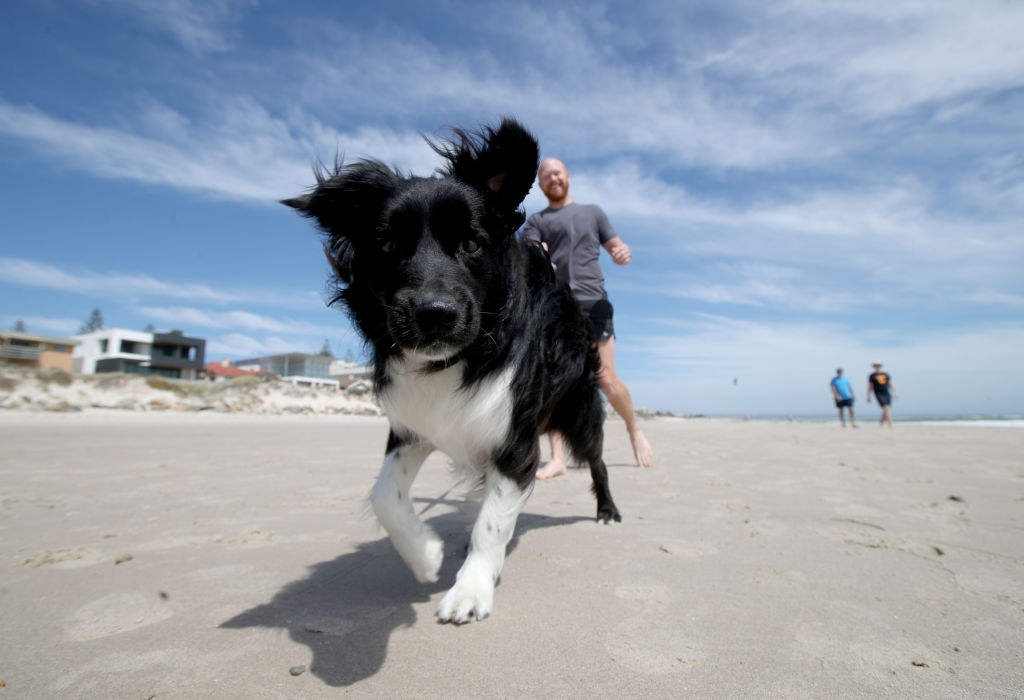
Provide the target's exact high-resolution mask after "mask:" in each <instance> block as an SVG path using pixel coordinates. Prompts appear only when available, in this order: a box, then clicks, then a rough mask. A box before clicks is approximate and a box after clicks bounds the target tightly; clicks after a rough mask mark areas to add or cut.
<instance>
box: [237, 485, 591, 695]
mask: <svg viewBox="0 0 1024 700" xmlns="http://www.w3.org/2000/svg"><path fill="white" fill-rule="evenodd" d="M417 500H421V499H417ZM424 500H425V499H424ZM431 503H433V504H434V505H436V504H438V503H441V502H440V501H433V500H431ZM452 505H464V504H461V503H460V504H455V503H452ZM430 507H432V506H428V508H427V509H428V510H429V508H430ZM584 520H593V518H592V517H585V516H582V515H581V516H578V517H577V516H573V517H565V518H553V517H548V516H543V515H537V514H532V513H523V514H521V515H520V516H519V521H518V523H517V525H516V534H515V536H514V537H513V538H512V541H511V542H510V543H509V546H508V552H509V553H510V554H511V552H512V551H513V550H514V549H515V547H516V545H517V544H518V541H519V538H520V537H521V536H522V535H523V533H525V532H528V531H530V530H534V529H538V528H544V527H557V526H560V525H569V524H572V523H576V522H580V521H584ZM426 522H427V523H429V524H430V526H431V527H432V528H434V530H435V531H436V532H437V533H438V535H440V536H441V538H442V539H443V540H444V542H445V559H444V564H443V565H442V567H441V574H440V578H439V580H438V582H437V583H424V584H421V583H417V582H416V579H415V578H414V577H413V575H412V573H411V572H410V571H409V569H408V567H406V565H405V562H403V561H402V559H401V558H400V557H399V556H398V553H397V552H396V551H395V549H394V547H393V546H392V544H391V542H390V541H389V540H388V538H386V537H385V538H382V539H379V540H374V541H373V542H367V543H365V544H362V545H359V548H358V550H357V551H355V552H350V553H348V554H343V555H341V556H339V557H337V558H335V559H332V560H330V561H324V562H320V563H319V564H314V565H312V566H311V567H310V572H309V574H308V575H307V576H306V577H305V578H302V579H301V580H298V581H293V582H292V583H289V584H288V585H286V586H285V587H284V588H282V589H281V590H280V591H279V592H278V593H277V594H276V595H275V596H274V597H273V599H272V600H271V601H270V602H268V603H264V604H263V605H260V606H258V607H255V608H252V609H250V610H246V611H245V612H243V613H240V614H238V615H236V616H235V617H233V618H231V619H230V620H228V621H226V622H224V623H222V624H221V625H220V626H221V628H226V629H243V628H247V627H271V628H274V627H276V628H282V629H286V630H288V634H289V635H291V638H292V639H294V640H295V641H297V642H300V643H302V644H305V645H306V646H308V647H309V648H310V650H311V651H312V652H313V661H312V663H311V664H310V672H312V673H313V674H314V675H316V676H317V677H318V678H320V679H322V680H323V681H324V682H325V683H326V684H328V685H331V686H347V685H351V684H353V683H356V682H358V681H360V680H363V679H364V678H368V677H370V676H372V675H374V674H375V673H377V671H379V670H380V668H381V666H382V665H383V664H384V659H385V658H386V656H387V647H388V640H389V639H390V638H391V633H392V632H393V631H394V630H396V629H398V628H400V627H410V626H412V625H413V624H414V623H415V622H416V611H415V610H414V609H413V607H412V604H413V603H423V602H426V601H428V600H429V599H430V597H431V596H432V595H434V594H435V593H439V592H441V591H444V590H447V588H448V587H450V586H451V585H452V583H453V582H454V581H455V574H456V572H457V571H458V569H459V567H460V566H462V562H463V561H464V560H465V550H466V545H467V543H468V541H469V527H470V526H471V525H472V522H473V516H472V515H467V514H466V513H465V512H454V513H446V514H443V515H438V516H435V517H433V518H430V519H429V520H427V521H426ZM499 585H500V582H499Z"/></svg>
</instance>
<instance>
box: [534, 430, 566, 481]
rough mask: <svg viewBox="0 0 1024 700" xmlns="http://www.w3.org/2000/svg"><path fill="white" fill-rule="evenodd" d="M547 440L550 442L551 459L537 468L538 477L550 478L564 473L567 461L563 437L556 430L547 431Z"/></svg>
mask: <svg viewBox="0 0 1024 700" xmlns="http://www.w3.org/2000/svg"><path fill="white" fill-rule="evenodd" d="M548 442H549V443H551V460H550V461H548V463H547V464H545V465H544V466H543V467H541V468H540V469H538V470H537V478H538V479H551V478H553V477H556V476H561V475H562V474H565V473H566V467H567V466H568V461H567V460H566V458H565V438H563V437H562V434H561V433H560V432H558V431H557V430H549V431H548Z"/></svg>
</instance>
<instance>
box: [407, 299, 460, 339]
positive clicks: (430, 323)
mask: <svg viewBox="0 0 1024 700" xmlns="http://www.w3.org/2000/svg"><path fill="white" fill-rule="evenodd" d="M412 314H413V317H414V318H415V319H416V325H417V326H419V329H420V332H421V333H423V334H424V335H436V334H439V333H446V332H448V331H450V330H451V329H452V328H453V327H454V326H455V324H456V323H457V322H458V320H459V307H457V306H456V305H455V304H454V303H453V302H450V301H428V302H425V303H422V304H417V305H416V306H414V307H413V309H412Z"/></svg>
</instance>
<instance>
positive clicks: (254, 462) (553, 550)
mask: <svg viewBox="0 0 1024 700" xmlns="http://www.w3.org/2000/svg"><path fill="white" fill-rule="evenodd" d="M644 429H645V431H646V433H647V435H648V437H649V438H650V440H651V442H652V443H653V445H654V446H655V449H656V452H657V462H656V464H655V466H654V467H653V468H651V469H646V470H641V469H638V468H636V467H635V466H633V465H632V464H631V453H630V450H629V444H628V441H627V439H626V435H625V431H624V429H623V427H622V424H621V423H620V422H617V421H614V420H612V421H609V422H608V424H607V434H608V439H607V446H606V461H607V462H608V464H609V470H610V474H611V485H612V491H613V493H614V495H615V499H616V502H617V503H618V506H619V508H620V510H621V511H622V514H623V522H622V523H621V524H616V525H609V526H603V525H598V524H596V523H595V522H594V520H593V516H594V502H593V499H592V497H591V496H590V494H589V492H588V488H589V474H588V473H587V472H585V471H584V470H579V469H573V470H570V472H569V474H568V475H566V476H564V477H560V478H557V479H554V480H552V481H549V482H543V483H539V484H538V485H537V488H536V489H535V491H534V494H533V497H532V498H531V500H530V502H529V503H528V504H527V507H526V509H525V511H524V513H523V515H522V517H521V518H520V520H519V526H518V528H517V535H516V538H515V539H514V540H513V543H512V547H511V552H510V554H509V557H508V560H507V562H506V566H505V569H504V573H503V574H502V578H501V581H500V583H499V586H498V588H497V592H496V596H495V610H494V614H493V616H492V617H490V618H489V619H487V620H485V621H483V622H479V623H473V624H470V625H466V626H462V627H454V626H451V625H441V624H438V623H437V622H436V621H435V618H434V607H435V606H436V604H437V602H438V600H439V599H440V597H441V596H442V594H443V592H444V591H445V590H446V589H447V587H448V586H450V585H451V583H452V581H453V578H454V575H455V572H456V570H457V569H458V567H459V565H460V564H461V561H462V552H463V549H464V547H465V544H466V539H467V527H468V526H469V524H470V523H471V522H472V518H473V516H474V510H475V509H474V508H473V506H472V505H470V504H467V503H466V502H465V500H464V498H463V495H464V491H465V488H464V487H462V486H458V485H456V484H455V483H454V482H453V478H452V475H451V474H450V472H449V470H448V469H447V464H446V461H445V459H444V458H443V457H441V456H439V455H435V456H434V457H432V458H431V460H430V461H429V462H428V464H427V465H426V466H425V467H424V470H423V472H422V474H421V477H420V479H419V480H418V481H417V482H416V484H415V485H414V487H413V496H414V498H415V501H416V506H417V510H418V511H420V512H422V514H423V517H424V519H425V520H427V521H428V522H429V523H430V524H431V525H432V526H433V527H434V528H435V529H436V530H437V531H438V532H439V533H440V534H441V535H442V536H443V537H444V538H445V541H446V563H445V565H444V567H443V569H442V574H441V581H440V582H438V583H437V584H426V585H424V584H418V583H416V581H415V580H414V579H413V577H412V575H411V574H410V573H409V571H408V570H407V569H406V568H405V566H404V564H403V563H402V561H401V560H400V559H399V558H398V556H397V554H396V553H395V551H394V549H393V548H392V546H391V544H390V542H389V541H388V540H387V539H386V538H385V537H384V534H383V532H382V531H381V530H380V529H379V527H378V526H377V525H376V523H375V521H374V520H373V518H372V516H371V515H370V514H369V510H368V506H367V503H366V496H367V494H368V492H369V488H370V486H371V484H372V483H373V480H374V478H375V476H376V473H377V470H378V467H379V463H380V457H381V453H382V450H383V446H384V442H385V438H386V435H387V425H386V422H385V420H384V419H383V418H380V417H373V416H346V415H338V416H322V415H283V416H266V415H232V414H214V413H211V412H204V413H200V414H195V413H174V412H131V411H111V410H106V411H103V410H88V411H83V412H78V413H42V412H27V411H2V412H0V445H2V446H3V449H2V450H0V626H2V629H3V631H4V633H3V635H2V637H0V681H2V682H3V684H4V686H3V687H2V688H0V698H49V697H60V698H103V697H118V698H138V699H139V700H145V699H147V698H156V699H159V698H324V697H339V696H352V697H380V698H397V697H423V698H441V697H465V698H499V699H501V698H566V697H579V698H584V697H585V698H622V697H638V698H639V697H695V698H738V697H742V698H747V697H751V698H755V697H756V698H809V697H815V698H823V697H860V698H879V697H887V698H906V697H926V698H960V697H982V698H1003V697H1005V698H1009V697H1021V696H1022V695H1024V459H1022V457H1021V456H1022V455H1024V430H1021V429H999V428H973V427H921V426H898V427H897V428H896V429H895V430H892V431H888V430H880V429H878V428H877V426H875V425H873V424H870V423H869V424H865V425H864V426H863V427H861V428H860V429H859V430H856V431H854V430H849V429H847V430H841V429H840V428H839V426H838V425H837V424H795V423H777V424H772V423H756V422H734V421H726V420H700V419H694V420H684V419H670V418H659V419H654V420H649V421H646V422H645V423H644Z"/></svg>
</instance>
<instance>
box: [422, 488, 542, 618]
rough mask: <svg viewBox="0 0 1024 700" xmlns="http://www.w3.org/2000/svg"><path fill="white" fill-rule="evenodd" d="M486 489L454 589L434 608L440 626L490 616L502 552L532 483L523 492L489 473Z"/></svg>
mask: <svg viewBox="0 0 1024 700" xmlns="http://www.w3.org/2000/svg"><path fill="white" fill-rule="evenodd" d="M486 488H487V493H486V495H485V496H484V500H483V504H482V506H481V507H480V515H479V516H478V517H477V519H476V523H475V524H474V525H473V534H472V535H471V536H470V550H469V556H468V557H467V558H466V562H465V563H464V564H463V565H462V568H461V569H459V573H458V576H457V577H456V580H455V585H454V586H452V588H451V590H449V591H448V593H446V594H445V596H444V598H442V599H441V602H440V604H439V605H438V606H437V616H438V618H440V620H441V621H442V622H454V623H456V624H462V623H464V622H472V621H473V620H482V619H484V618H485V617H487V616H488V615H490V614H491V609H492V607H493V605H494V584H495V582H497V580H498V575H499V574H500V573H501V567H502V565H503V564H504V563H505V548H506V547H507V546H508V543H509V540H511V539H512V533H513V532H514V531H515V526H516V519H517V518H518V517H519V513H520V512H521V511H522V510H523V506H524V505H526V501H527V499H529V498H530V493H531V492H532V491H533V482H532V481H530V482H529V484H528V485H527V486H526V488H525V489H524V488H521V487H520V486H519V484H518V483H517V482H516V480H514V479H510V478H509V477H507V476H505V475H504V474H502V473H501V472H500V471H498V470H497V469H492V470H490V472H489V473H488V475H487V482H486Z"/></svg>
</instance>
